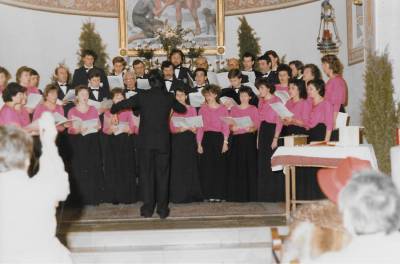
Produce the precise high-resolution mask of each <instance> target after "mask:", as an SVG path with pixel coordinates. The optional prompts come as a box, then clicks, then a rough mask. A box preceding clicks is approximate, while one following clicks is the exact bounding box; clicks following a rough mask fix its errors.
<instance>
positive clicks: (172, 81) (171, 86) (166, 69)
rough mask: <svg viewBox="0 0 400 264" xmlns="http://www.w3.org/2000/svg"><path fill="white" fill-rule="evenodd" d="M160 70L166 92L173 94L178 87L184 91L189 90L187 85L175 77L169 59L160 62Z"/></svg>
mask: <svg viewBox="0 0 400 264" xmlns="http://www.w3.org/2000/svg"><path fill="white" fill-rule="evenodd" d="M161 71H162V74H163V77H164V83H165V88H166V90H167V92H169V93H173V94H175V90H176V88H178V87H181V88H183V89H184V90H185V91H186V92H188V91H189V88H190V87H189V85H187V84H185V83H184V82H183V81H182V80H179V79H177V78H176V77H175V75H174V67H173V65H172V63H171V62H170V61H163V62H162V63H161Z"/></svg>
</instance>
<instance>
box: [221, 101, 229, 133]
mask: <svg viewBox="0 0 400 264" xmlns="http://www.w3.org/2000/svg"><path fill="white" fill-rule="evenodd" d="M221 111H222V116H223V117H227V116H229V113H228V109H227V108H226V107H225V106H222V110H221ZM220 122H221V124H222V134H224V139H228V137H229V133H230V130H229V125H228V124H227V123H226V122H224V121H222V120H220Z"/></svg>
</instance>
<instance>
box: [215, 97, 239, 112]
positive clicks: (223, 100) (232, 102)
mask: <svg viewBox="0 0 400 264" xmlns="http://www.w3.org/2000/svg"><path fill="white" fill-rule="evenodd" d="M219 100H220V101H221V103H222V104H223V105H225V107H227V108H228V110H231V108H232V107H234V106H235V105H237V103H236V101H235V100H233V99H232V98H230V97H227V96H223V97H221V98H219Z"/></svg>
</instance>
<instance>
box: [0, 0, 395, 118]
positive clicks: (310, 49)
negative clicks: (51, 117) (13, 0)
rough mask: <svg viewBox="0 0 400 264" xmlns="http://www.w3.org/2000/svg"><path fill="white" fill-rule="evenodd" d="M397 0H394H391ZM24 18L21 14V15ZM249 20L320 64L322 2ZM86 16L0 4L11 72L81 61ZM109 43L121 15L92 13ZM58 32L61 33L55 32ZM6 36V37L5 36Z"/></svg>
mask: <svg viewBox="0 0 400 264" xmlns="http://www.w3.org/2000/svg"><path fill="white" fill-rule="evenodd" d="M393 1H395V0H393ZM331 3H332V4H333V6H334V7H335V8H336V15H337V24H338V29H339V34H340V37H341V39H342V42H343V44H342V46H341V48H340V53H339V57H340V59H341V60H342V62H343V63H344V65H345V72H344V77H345V79H346V80H347V82H348V86H349V107H348V111H349V113H350V115H351V121H352V123H354V124H358V123H359V121H360V100H361V97H362V95H363V90H362V89H363V83H362V74H363V69H364V63H362V64H357V65H354V66H351V67H348V66H347V49H346V47H347V41H346V36H347V34H346V31H347V29H346V0H332V1H331ZM22 17H23V18H24V19H23V20H22V19H21V18H22ZM246 17H247V20H248V22H249V23H250V25H251V26H252V27H253V28H254V29H255V31H256V32H257V35H258V36H259V37H260V44H261V46H262V50H263V51H265V50H267V49H274V50H276V51H277V52H278V53H279V54H280V55H286V61H287V62H289V61H290V60H293V59H300V60H302V61H303V62H305V63H315V64H317V65H320V53H319V51H318V50H317V49H316V39H317V34H318V27H319V17H320V2H319V1H317V2H314V3H310V4H306V5H302V6H297V7H292V8H288V9H282V10H276V11H270V12H264V13H256V14H248V15H246ZM86 19H87V18H86V17H82V16H71V15H62V14H52V13H46V12H39V11H32V10H25V9H19V8H15V7H10V6H5V5H0V32H1V35H2V41H1V44H0V65H5V66H6V67H7V68H8V69H10V70H11V71H12V72H15V71H16V69H17V68H18V67H19V66H21V65H22V64H26V65H29V66H32V67H33V68H35V69H37V70H38V71H39V73H40V74H41V75H42V79H43V81H42V85H43V84H45V83H46V81H47V80H48V79H49V77H50V76H51V71H52V69H54V67H55V66H56V65H57V63H58V62H60V61H62V60H65V61H66V63H67V64H68V65H69V66H70V68H71V69H73V68H75V65H76V63H77V59H76V51H77V50H78V37H79V34H80V27H81V24H82V22H84V21H85V20H86ZM91 20H92V21H93V22H95V23H96V28H97V30H98V32H99V33H100V34H101V36H102V38H103V40H104V42H105V43H106V44H107V52H108V54H109V55H110V57H113V56H114V55H116V54H117V53H118V20H117V19H115V18H91ZM238 27H239V21H238V19H237V16H229V17H226V19H225V32H226V36H225V37H226V47H227V53H226V56H225V57H226V58H227V57H233V56H237V54H238V51H237V33H236V32H237V28H238ZM57 34H58V35H57ZM3 37H4V38H3Z"/></svg>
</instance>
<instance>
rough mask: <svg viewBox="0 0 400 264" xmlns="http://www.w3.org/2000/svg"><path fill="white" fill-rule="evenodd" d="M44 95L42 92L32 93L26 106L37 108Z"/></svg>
mask: <svg viewBox="0 0 400 264" xmlns="http://www.w3.org/2000/svg"><path fill="white" fill-rule="evenodd" d="M42 99H43V96H42V95H41V94H34V93H31V94H29V95H28V100H27V102H26V105H25V107H26V108H30V109H35V108H36V107H37V106H38V104H39V103H40V102H41V101H42Z"/></svg>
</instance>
